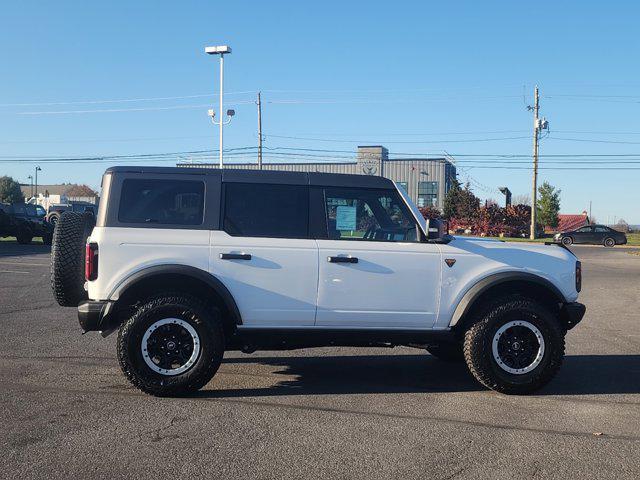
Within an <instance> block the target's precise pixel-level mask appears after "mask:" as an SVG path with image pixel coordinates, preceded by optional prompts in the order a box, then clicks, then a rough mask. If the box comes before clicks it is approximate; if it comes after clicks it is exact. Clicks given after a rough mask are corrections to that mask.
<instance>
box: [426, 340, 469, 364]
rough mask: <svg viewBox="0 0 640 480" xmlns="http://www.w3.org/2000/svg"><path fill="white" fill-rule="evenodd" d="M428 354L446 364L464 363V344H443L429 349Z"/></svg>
mask: <svg viewBox="0 0 640 480" xmlns="http://www.w3.org/2000/svg"><path fill="white" fill-rule="evenodd" d="M427 352H429V353H430V354H431V355H433V356H434V357H436V358H437V359H438V360H442V361H444V362H464V352H463V348H462V343H459V342H458V343H441V344H438V345H433V346H430V347H427Z"/></svg>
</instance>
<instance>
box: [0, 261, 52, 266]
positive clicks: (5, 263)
mask: <svg viewBox="0 0 640 480" xmlns="http://www.w3.org/2000/svg"><path fill="white" fill-rule="evenodd" d="M0 265H28V266H30V267H48V266H49V264H48V263H27V262H0Z"/></svg>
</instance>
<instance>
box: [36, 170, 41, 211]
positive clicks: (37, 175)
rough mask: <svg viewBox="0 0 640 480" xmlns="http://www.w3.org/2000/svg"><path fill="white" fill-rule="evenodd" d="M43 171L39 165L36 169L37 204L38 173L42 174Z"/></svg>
mask: <svg viewBox="0 0 640 480" xmlns="http://www.w3.org/2000/svg"><path fill="white" fill-rule="evenodd" d="M41 171H42V169H41V168H40V165H38V166H37V167H36V193H35V197H36V203H38V172H41Z"/></svg>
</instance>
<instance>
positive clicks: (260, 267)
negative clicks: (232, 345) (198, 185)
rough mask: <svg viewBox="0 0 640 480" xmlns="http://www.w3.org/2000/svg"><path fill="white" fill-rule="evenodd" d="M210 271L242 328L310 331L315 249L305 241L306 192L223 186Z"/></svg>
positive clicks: (303, 188) (278, 187) (274, 187)
mask: <svg viewBox="0 0 640 480" xmlns="http://www.w3.org/2000/svg"><path fill="white" fill-rule="evenodd" d="M223 196H224V207H223V212H222V218H221V227H222V229H221V230H219V231H217V230H216V231H212V232H211V241H210V245H211V246H210V251H211V255H210V270H211V273H212V274H213V275H215V276H216V277H217V278H218V279H220V280H221V281H222V282H223V283H224V284H225V286H226V287H227V288H228V289H229V291H230V292H231V294H232V295H233V297H234V299H235V300H236V303H237V305H238V309H239V310H240V315H241V316H242V321H243V326H244V327H275V328H277V327H300V326H312V325H313V324H314V321H315V313H316V296H317V289H318V247H317V244H316V241H315V240H313V239H310V238H309V235H308V225H309V188H308V187H307V186H301V185H278V184H275V185H270V184H252V183H225V184H224V188H223Z"/></svg>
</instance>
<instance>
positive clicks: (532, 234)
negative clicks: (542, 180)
mask: <svg viewBox="0 0 640 480" xmlns="http://www.w3.org/2000/svg"><path fill="white" fill-rule="evenodd" d="M539 100H540V98H539V95H538V86H537V85H536V88H535V91H534V104H533V188H532V190H531V232H530V238H531V240H535V238H536V216H537V215H536V200H537V195H538V137H539V135H540V122H539V120H538V110H539V109H540V103H539Z"/></svg>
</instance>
